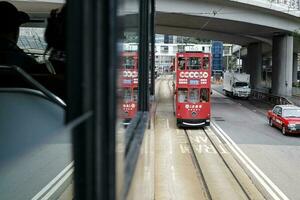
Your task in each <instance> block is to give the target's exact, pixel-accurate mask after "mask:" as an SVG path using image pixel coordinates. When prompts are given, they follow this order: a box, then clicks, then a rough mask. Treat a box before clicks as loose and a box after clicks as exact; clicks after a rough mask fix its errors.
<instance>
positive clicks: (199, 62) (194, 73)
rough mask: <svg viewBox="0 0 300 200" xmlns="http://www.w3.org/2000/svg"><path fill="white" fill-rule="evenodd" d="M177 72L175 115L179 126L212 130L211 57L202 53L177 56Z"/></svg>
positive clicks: (178, 54)
mask: <svg viewBox="0 0 300 200" xmlns="http://www.w3.org/2000/svg"><path fill="white" fill-rule="evenodd" d="M175 71H176V83H175V114H176V119H177V126H178V127H202V126H209V125H210V91H211V85H210V84H211V83H210V79H211V78H210V77H211V56H210V54H209V53H202V52H185V53H177V54H176V61H175Z"/></svg>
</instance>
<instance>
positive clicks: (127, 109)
mask: <svg viewBox="0 0 300 200" xmlns="http://www.w3.org/2000/svg"><path fill="white" fill-rule="evenodd" d="M121 73H122V75H121V88H122V90H123V102H122V118H123V119H124V124H125V125H126V124H128V123H129V122H130V120H131V119H132V118H133V117H134V116H135V115H136V112H137V99H138V53H137V52H123V53H122V69H121Z"/></svg>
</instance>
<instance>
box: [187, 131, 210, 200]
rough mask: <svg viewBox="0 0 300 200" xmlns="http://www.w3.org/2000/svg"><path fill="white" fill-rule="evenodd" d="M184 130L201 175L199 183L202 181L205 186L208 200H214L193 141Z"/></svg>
mask: <svg viewBox="0 0 300 200" xmlns="http://www.w3.org/2000/svg"><path fill="white" fill-rule="evenodd" d="M183 130H184V133H185V136H186V138H187V141H188V143H189V147H190V149H191V157H192V160H193V162H194V164H195V166H196V167H197V171H198V173H199V175H200V177H199V179H200V180H199V181H200V183H201V184H202V185H203V188H204V191H205V195H206V196H207V198H208V200H212V196H211V193H210V191H209V188H208V185H207V182H206V180H205V177H204V175H203V171H202V169H201V167H200V164H199V162H198V159H197V156H196V153H195V151H194V148H193V145H192V142H191V140H190V137H189V135H188V133H187V131H186V129H183Z"/></svg>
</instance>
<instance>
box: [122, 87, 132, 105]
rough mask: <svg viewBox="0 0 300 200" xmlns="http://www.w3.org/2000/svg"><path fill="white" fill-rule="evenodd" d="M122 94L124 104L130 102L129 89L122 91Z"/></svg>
mask: <svg viewBox="0 0 300 200" xmlns="http://www.w3.org/2000/svg"><path fill="white" fill-rule="evenodd" d="M123 92H124V98H123V99H124V102H125V103H128V102H130V101H131V89H130V88H126V89H124V90H123Z"/></svg>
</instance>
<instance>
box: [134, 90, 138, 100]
mask: <svg viewBox="0 0 300 200" xmlns="http://www.w3.org/2000/svg"><path fill="white" fill-rule="evenodd" d="M137 100H138V89H137V88H134V89H133V101H135V102H137Z"/></svg>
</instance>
